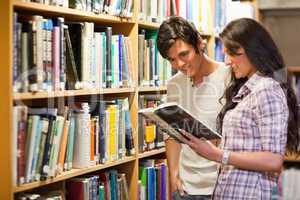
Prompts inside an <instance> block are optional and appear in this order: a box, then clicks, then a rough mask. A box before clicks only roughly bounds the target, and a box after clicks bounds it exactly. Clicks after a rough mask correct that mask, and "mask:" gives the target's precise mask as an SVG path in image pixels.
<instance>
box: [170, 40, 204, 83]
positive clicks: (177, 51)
mask: <svg viewBox="0 0 300 200" xmlns="http://www.w3.org/2000/svg"><path fill="white" fill-rule="evenodd" d="M200 59H201V53H196V51H195V49H194V48H193V46H192V45H190V44H187V43H186V42H184V41H182V40H180V39H177V40H176V41H175V43H174V44H173V45H172V46H171V48H170V49H169V51H168V60H169V62H170V63H171V65H172V67H173V68H174V69H176V70H179V71H181V72H182V73H183V74H185V75H187V76H188V77H190V78H193V77H194V76H195V75H196V72H197V70H199V66H200Z"/></svg>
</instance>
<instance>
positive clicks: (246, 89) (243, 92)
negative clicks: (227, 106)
mask: <svg viewBox="0 0 300 200" xmlns="http://www.w3.org/2000/svg"><path fill="white" fill-rule="evenodd" d="M262 78H263V77H262V76H260V75H258V73H254V74H253V75H252V76H251V77H250V79H248V80H247V81H246V83H245V84H244V85H243V86H242V87H241V88H240V90H239V91H238V93H237V94H236V95H235V96H234V97H233V99H232V101H233V102H236V103H238V102H240V101H241V100H242V99H243V98H244V97H245V96H247V95H248V94H249V93H250V92H251V91H252V90H253V89H254V87H255V85H257V83H258V82H259V81H260V80H261V79H262Z"/></svg>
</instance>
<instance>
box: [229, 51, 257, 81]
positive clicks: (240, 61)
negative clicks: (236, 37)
mask: <svg viewBox="0 0 300 200" xmlns="http://www.w3.org/2000/svg"><path fill="white" fill-rule="evenodd" d="M224 53H225V63H226V65H228V66H230V67H231V68H232V71H233V73H234V76H235V78H236V79H240V78H246V77H247V78H250V77H251V76H252V75H253V74H254V73H255V72H256V71H257V70H256V68H255V67H254V66H253V65H252V64H251V62H250V60H249V59H248V57H247V55H246V53H245V50H244V49H243V48H242V47H241V48H239V49H238V50H237V51H236V52H235V53H234V54H233V53H230V51H228V49H227V48H226V47H225V48H224Z"/></svg>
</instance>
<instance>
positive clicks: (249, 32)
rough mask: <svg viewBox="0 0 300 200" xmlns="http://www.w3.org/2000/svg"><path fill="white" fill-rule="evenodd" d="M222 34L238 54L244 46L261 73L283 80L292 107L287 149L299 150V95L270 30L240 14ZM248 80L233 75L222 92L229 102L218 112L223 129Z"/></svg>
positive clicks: (229, 50)
mask: <svg viewBox="0 0 300 200" xmlns="http://www.w3.org/2000/svg"><path fill="white" fill-rule="evenodd" d="M220 38H221V40H222V41H223V44H224V46H225V47H226V48H227V49H228V53H229V54H232V55H237V50H238V49H239V48H240V47H242V48H244V50H245V53H246V55H247V57H248V59H249V61H250V62H251V63H252V64H253V65H254V66H255V67H256V69H257V71H258V72H259V73H260V74H262V75H264V76H267V77H271V78H273V79H275V80H276V81H278V82H279V83H280V85H281V87H282V89H283V91H284V92H285V95H286V99H287V105H288V108H289V118H288V134H287V145H286V149H287V153H298V152H299V148H298V145H299V142H300V135H299V130H298V128H299V122H298V120H299V118H298V104H297V99H296V95H295V93H294V91H293V90H292V87H291V85H290V83H289V82H288V80H287V78H286V77H287V76H286V68H285V64H284V61H283V58H282V56H281V54H280V52H279V50H278V48H277V46H276V45H275V43H274V41H273V39H272V37H271V36H270V34H269V33H268V32H267V30H266V29H265V28H264V27H263V26H262V25H260V24H259V23H258V22H256V21H255V20H253V19H248V18H241V19H237V20H234V21H232V22H230V23H229V24H228V25H227V26H226V27H225V29H224V30H223V31H222V33H221V34H220ZM246 81H247V79H246V78H242V79H236V78H235V77H234V76H232V80H231V82H230V84H229V86H228V87H227V88H226V90H225V93H224V96H223V97H225V99H226V104H225V105H224V107H223V109H222V110H221V112H220V113H219V115H218V120H217V125H218V129H219V131H220V132H222V125H223V119H224V116H225V114H226V112H227V111H228V110H231V109H233V108H234V107H235V106H236V105H237V103H235V102H232V98H233V97H234V96H235V95H236V94H237V92H238V91H239V89H240V88H241V86H242V85H243V84H244V83H245V82H246Z"/></svg>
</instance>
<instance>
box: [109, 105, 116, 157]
mask: <svg viewBox="0 0 300 200" xmlns="http://www.w3.org/2000/svg"><path fill="white" fill-rule="evenodd" d="M108 113H109V154H108V157H109V161H114V160H117V145H116V139H117V133H116V130H117V119H116V117H117V106H116V105H110V106H109V107H108Z"/></svg>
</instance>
